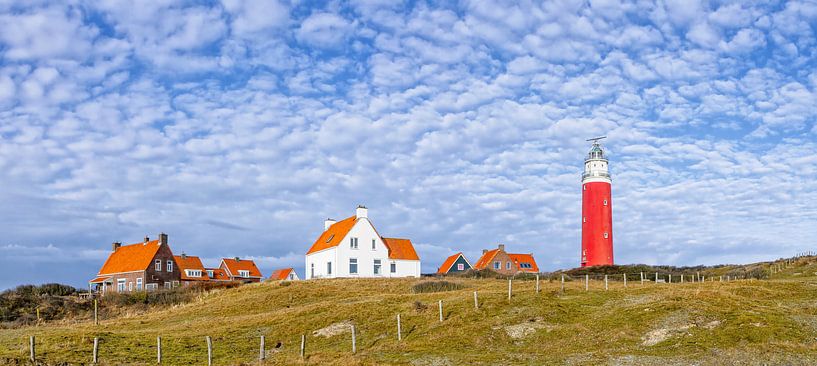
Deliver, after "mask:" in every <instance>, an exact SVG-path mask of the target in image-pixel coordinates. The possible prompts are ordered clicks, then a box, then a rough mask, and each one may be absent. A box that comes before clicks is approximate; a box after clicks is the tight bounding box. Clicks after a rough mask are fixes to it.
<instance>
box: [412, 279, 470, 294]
mask: <svg viewBox="0 0 817 366" xmlns="http://www.w3.org/2000/svg"><path fill="white" fill-rule="evenodd" d="M464 287H465V286H463V285H461V284H459V283H456V282H451V281H426V282H420V283H418V284H415V285H414V286H412V288H411V290H412V292H414V293H415V294H422V293H428V292H443V291H455V290H460V289H462V288H464Z"/></svg>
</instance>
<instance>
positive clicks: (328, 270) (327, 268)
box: [326, 262, 332, 275]
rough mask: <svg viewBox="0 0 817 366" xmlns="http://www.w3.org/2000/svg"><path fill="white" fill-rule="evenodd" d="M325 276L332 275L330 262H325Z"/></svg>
mask: <svg viewBox="0 0 817 366" xmlns="http://www.w3.org/2000/svg"><path fill="white" fill-rule="evenodd" d="M326 274H328V275H330V274H332V262H326Z"/></svg>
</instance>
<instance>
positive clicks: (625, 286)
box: [624, 273, 627, 288]
mask: <svg viewBox="0 0 817 366" xmlns="http://www.w3.org/2000/svg"><path fill="white" fill-rule="evenodd" d="M624 288H627V274H626V273H625V274H624Z"/></svg>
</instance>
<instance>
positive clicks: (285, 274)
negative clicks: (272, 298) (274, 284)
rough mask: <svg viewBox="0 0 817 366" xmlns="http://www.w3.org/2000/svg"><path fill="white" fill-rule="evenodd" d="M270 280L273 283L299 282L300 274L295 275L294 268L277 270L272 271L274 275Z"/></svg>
mask: <svg viewBox="0 0 817 366" xmlns="http://www.w3.org/2000/svg"><path fill="white" fill-rule="evenodd" d="M269 278H270V280H273V281H298V280H300V278H298V274H297V273H295V269H293V268H283V269H276V270H275V271H272V275H270V276H269Z"/></svg>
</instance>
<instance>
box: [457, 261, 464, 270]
mask: <svg viewBox="0 0 817 366" xmlns="http://www.w3.org/2000/svg"><path fill="white" fill-rule="evenodd" d="M464 270H465V264H464V263H457V271H464Z"/></svg>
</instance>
